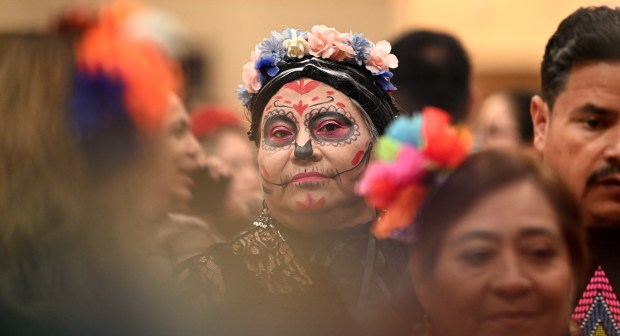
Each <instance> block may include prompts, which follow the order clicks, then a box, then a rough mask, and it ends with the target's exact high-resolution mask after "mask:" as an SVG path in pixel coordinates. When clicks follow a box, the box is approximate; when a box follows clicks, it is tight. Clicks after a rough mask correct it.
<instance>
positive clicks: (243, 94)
mask: <svg viewBox="0 0 620 336" xmlns="http://www.w3.org/2000/svg"><path fill="white" fill-rule="evenodd" d="M236 92H237V98H238V99H239V100H240V101H241V104H243V106H245V107H249V106H250V101H251V100H252V97H253V96H254V94H252V93H250V91H248V88H246V87H245V85H239V86H237V90H236Z"/></svg>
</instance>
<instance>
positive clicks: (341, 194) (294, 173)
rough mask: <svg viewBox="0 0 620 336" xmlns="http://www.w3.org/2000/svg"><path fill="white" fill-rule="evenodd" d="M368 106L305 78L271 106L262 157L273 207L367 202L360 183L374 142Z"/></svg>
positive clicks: (266, 115) (286, 89)
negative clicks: (358, 192) (363, 108)
mask: <svg viewBox="0 0 620 336" xmlns="http://www.w3.org/2000/svg"><path fill="white" fill-rule="evenodd" d="M367 128H368V127H367V125H366V122H365V121H364V118H363V117H362V111H360V109H359V108H358V107H357V106H356V105H355V104H354V103H353V102H352V101H351V99H350V98H349V97H347V96H346V95H345V94H343V93H342V92H339V91H337V90H335V89H334V88H333V87H331V86H329V85H327V84H324V83H322V82H318V81H314V80H310V79H307V78H302V79H299V80H296V81H293V82H290V83H288V84H286V85H284V86H283V87H282V88H281V89H280V90H279V91H278V92H276V94H275V95H274V96H273V97H272V98H271V100H270V101H269V103H268V104H267V105H266V107H265V109H264V113H263V118H262V122H261V133H260V137H261V138H260V149H259V154H258V162H259V165H260V170H261V178H262V184H263V191H264V194H265V201H266V202H267V205H268V206H269V208H270V209H272V210H273V209H279V210H284V211H294V212H300V211H301V212H315V211H325V210H329V208H334V207H339V206H347V205H348V206H350V205H351V204H352V203H357V202H362V203H363V201H362V200H361V199H360V198H359V197H358V196H356V195H355V193H354V190H353V189H354V184H355V182H356V181H357V179H358V177H359V175H360V174H361V173H362V172H363V171H364V169H365V168H366V165H367V163H368V160H369V158H370V150H371V148H372V144H371V143H372V142H371V137H370V134H369V132H368V130H367Z"/></svg>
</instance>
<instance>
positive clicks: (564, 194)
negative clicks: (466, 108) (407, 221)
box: [414, 150, 587, 284]
mask: <svg viewBox="0 0 620 336" xmlns="http://www.w3.org/2000/svg"><path fill="white" fill-rule="evenodd" d="M518 182H529V183H532V184H533V185H534V186H535V187H536V188H538V189H539V190H540V191H541V192H542V193H543V194H544V196H545V198H546V199H547V200H548V201H549V203H550V205H551V207H552V208H553V211H554V213H555V215H556V216H557V219H558V222H559V224H560V230H561V231H562V234H563V237H564V242H565V243H566V246H567V250H568V253H569V256H570V262H571V266H572V271H573V276H574V278H575V280H576V281H577V283H578V284H579V283H581V281H583V280H584V279H585V273H586V261H587V250H586V242H585V228H584V227H583V225H582V224H581V214H580V211H579V206H578V204H577V202H576V200H575V199H574V198H573V196H572V193H571V192H570V191H569V190H568V189H567V188H566V187H565V185H564V184H563V183H562V181H561V180H560V178H559V177H558V176H557V175H556V174H554V173H553V172H551V171H550V170H548V168H547V167H544V166H542V165H541V164H540V163H539V162H537V161H535V160H534V159H533V158H531V157H529V156H527V155H525V154H520V153H517V152H508V151H499V150H486V151H482V152H478V153H476V154H473V155H471V156H470V157H468V158H467V159H466V160H465V161H464V162H463V163H462V164H461V165H460V166H459V167H458V168H457V169H456V170H455V171H454V172H453V173H452V174H451V175H450V176H449V177H448V178H447V180H446V181H445V183H443V184H442V185H441V186H440V187H438V188H437V189H435V190H434V191H433V192H432V193H431V194H430V195H429V197H428V198H427V200H426V201H425V203H424V204H423V205H422V207H421V209H420V211H419V213H418V218H417V220H416V224H415V228H414V230H415V237H416V243H415V244H414V248H415V253H416V255H417V257H418V258H419V260H420V261H421V266H422V267H423V274H432V273H433V271H434V268H435V264H436V262H437V258H438V256H439V253H440V250H441V248H442V246H443V243H444V239H445V236H446V234H447V232H448V231H449V230H450V229H451V228H452V226H453V225H454V224H455V223H457V222H458V221H459V219H460V218H462V217H463V216H464V215H465V214H466V213H467V212H468V211H469V210H470V209H472V208H473V207H474V206H475V205H476V204H478V202H480V201H481V200H483V199H484V198H485V197H487V196H489V195H490V194H491V193H493V192H495V191H497V190H499V189H501V188H503V187H507V186H510V185H513V184H515V183H518ZM506 206H510V205H509V204H507V205H506ZM447 209H449V211H446V210H447ZM498 211H501V209H498Z"/></svg>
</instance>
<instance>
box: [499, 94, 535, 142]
mask: <svg viewBox="0 0 620 336" xmlns="http://www.w3.org/2000/svg"><path fill="white" fill-rule="evenodd" d="M535 94H536V93H535V92H534V91H529V90H511V91H507V92H506V97H507V98H508V100H509V101H510V104H511V107H512V109H511V111H512V116H513V118H514V120H515V121H516V122H517V125H518V127H519V130H518V131H519V140H520V141H521V142H522V143H525V144H530V145H531V144H532V141H534V126H533V125H532V117H531V116H530V103H531V101H532V97H533V96H534V95H535Z"/></svg>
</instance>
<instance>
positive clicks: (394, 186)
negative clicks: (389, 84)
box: [357, 107, 472, 242]
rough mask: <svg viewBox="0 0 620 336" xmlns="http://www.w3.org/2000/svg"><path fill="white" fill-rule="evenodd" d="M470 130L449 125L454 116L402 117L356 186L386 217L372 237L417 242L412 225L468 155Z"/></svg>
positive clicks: (433, 111)
mask: <svg viewBox="0 0 620 336" xmlns="http://www.w3.org/2000/svg"><path fill="white" fill-rule="evenodd" d="M471 144H472V138H471V133H470V132H469V129H467V128H466V127H464V126H453V125H451V124H450V115H449V114H448V113H447V112H445V111H443V110H440V109H438V108H434V107H427V108H424V109H423V110H422V113H418V114H416V115H414V116H412V117H407V116H400V117H398V118H396V119H395V120H394V122H393V123H392V124H391V125H390V126H388V128H387V129H386V133H385V135H383V136H382V137H380V138H379V140H378V141H377V145H376V147H375V148H376V149H375V156H376V158H377V160H376V161H374V162H372V163H371V164H370V165H369V166H368V168H367V169H366V171H365V173H364V175H363V177H362V179H361V181H360V182H359V184H358V185H357V192H358V193H359V194H361V195H363V196H364V197H365V199H366V201H367V203H369V204H370V205H371V206H373V207H375V208H377V209H384V210H386V212H385V213H384V214H383V216H382V217H381V219H380V220H379V221H377V223H375V226H374V227H373V234H375V236H377V237H379V238H386V237H391V238H395V239H399V240H402V241H405V242H411V241H412V238H413V237H412V236H411V234H412V230H411V228H412V224H413V222H414V218H415V214H416V211H417V209H418V208H419V206H420V205H421V204H422V202H423V200H424V198H425V196H426V195H427V193H428V190H429V188H432V187H433V185H435V184H437V183H440V182H441V181H442V180H444V179H445V177H446V176H447V174H448V173H450V172H451V171H452V170H453V169H454V168H455V167H456V166H458V164H459V163H461V161H463V159H465V157H466V156H467V154H468V153H469V150H470V148H471Z"/></svg>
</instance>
